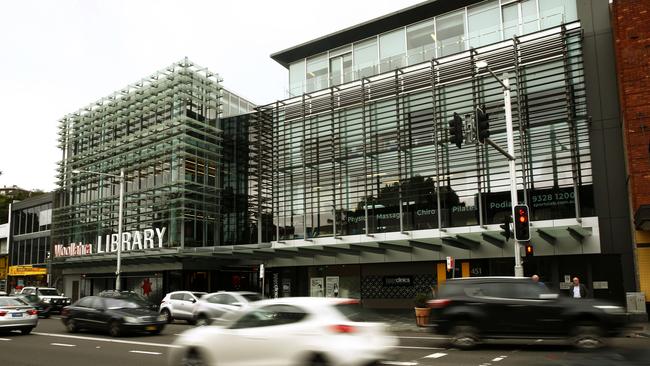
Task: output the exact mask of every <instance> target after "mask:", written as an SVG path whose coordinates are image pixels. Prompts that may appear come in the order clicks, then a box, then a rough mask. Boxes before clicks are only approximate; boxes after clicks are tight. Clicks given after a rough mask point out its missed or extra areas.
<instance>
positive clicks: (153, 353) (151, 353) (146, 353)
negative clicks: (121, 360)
mask: <svg viewBox="0 0 650 366" xmlns="http://www.w3.org/2000/svg"><path fill="white" fill-rule="evenodd" d="M129 352H131V353H142V354H144V355H162V353H160V352H149V351H138V350H132V351H129Z"/></svg>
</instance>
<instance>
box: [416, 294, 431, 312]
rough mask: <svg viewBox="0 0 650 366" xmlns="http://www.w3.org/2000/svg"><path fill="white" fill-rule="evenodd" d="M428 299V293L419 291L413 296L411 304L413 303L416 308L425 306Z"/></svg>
mask: <svg viewBox="0 0 650 366" xmlns="http://www.w3.org/2000/svg"><path fill="white" fill-rule="evenodd" d="M428 300H429V295H427V294H426V293H424V292H420V293H418V294H417V295H415V298H413V305H415V307H416V308H426V307H427V301H428Z"/></svg>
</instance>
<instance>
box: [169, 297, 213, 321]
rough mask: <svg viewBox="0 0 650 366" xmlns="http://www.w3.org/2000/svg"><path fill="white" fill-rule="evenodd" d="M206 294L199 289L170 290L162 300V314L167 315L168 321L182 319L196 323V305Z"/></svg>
mask: <svg viewBox="0 0 650 366" xmlns="http://www.w3.org/2000/svg"><path fill="white" fill-rule="evenodd" d="M205 294H206V293H205V292H197V291H174V292H170V293H168V294H167V295H165V297H164V298H163V299H162V301H161V302H160V314H162V315H163V316H165V318H166V319H167V322H168V323H171V322H173V321H174V319H181V320H186V321H187V322H188V323H190V324H194V305H195V304H196V303H197V302H198V301H199V299H200V298H201V296H203V295H205Z"/></svg>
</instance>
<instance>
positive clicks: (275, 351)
mask: <svg viewBox="0 0 650 366" xmlns="http://www.w3.org/2000/svg"><path fill="white" fill-rule="evenodd" d="M363 318H364V309H363V308H362V307H361V305H360V304H359V301H358V300H353V299H339V298H315V297H301V298H280V299H273V300H262V301H258V302H255V303H251V304H250V306H249V307H248V308H247V309H245V310H243V311H242V312H240V313H239V315H238V316H236V317H234V318H233V319H232V320H231V321H230V323H229V324H228V325H227V326H224V327H221V326H206V327H199V328H193V329H191V330H188V331H186V332H184V333H182V334H181V335H180V336H179V337H178V338H177V339H176V341H175V342H174V345H175V346H178V347H176V348H172V349H171V350H170V353H169V359H168V364H169V365H170V366H178V365H185V366H189V365H219V366H233V365H260V366H292V365H295V366H298V365H300V366H305V365H307V366H315V365H328V366H344V365H345V366H366V365H371V364H373V363H374V362H381V361H383V360H387V359H390V358H392V355H393V353H394V347H395V346H397V344H398V341H397V338H396V337H394V336H392V335H391V334H390V333H388V331H387V327H386V325H385V324H383V323H371V322H364V321H363Z"/></svg>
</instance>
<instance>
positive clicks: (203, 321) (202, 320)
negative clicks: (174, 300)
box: [196, 314, 212, 327]
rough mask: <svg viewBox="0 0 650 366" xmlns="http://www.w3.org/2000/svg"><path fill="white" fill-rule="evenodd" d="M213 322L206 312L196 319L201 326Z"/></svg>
mask: <svg viewBox="0 0 650 366" xmlns="http://www.w3.org/2000/svg"><path fill="white" fill-rule="evenodd" d="M211 323H212V321H211V320H210V318H208V316H207V315H205V314H199V316H198V318H197V319H196V325H198V326H200V327H202V326H204V325H210V324H211Z"/></svg>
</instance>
